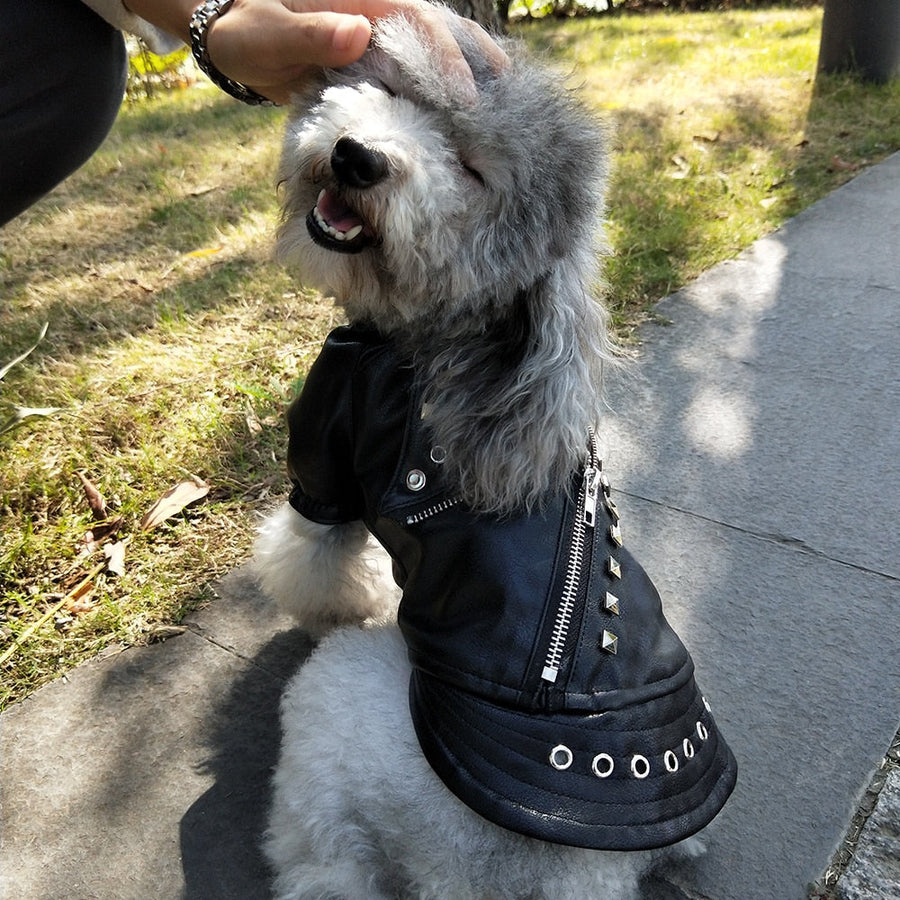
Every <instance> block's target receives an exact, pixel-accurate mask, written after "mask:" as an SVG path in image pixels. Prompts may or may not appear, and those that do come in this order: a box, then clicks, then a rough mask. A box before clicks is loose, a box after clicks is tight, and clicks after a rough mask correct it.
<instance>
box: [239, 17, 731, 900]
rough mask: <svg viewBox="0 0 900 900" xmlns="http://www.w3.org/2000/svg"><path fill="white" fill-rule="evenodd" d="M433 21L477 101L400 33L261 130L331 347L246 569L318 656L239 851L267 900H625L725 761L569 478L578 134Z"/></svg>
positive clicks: (579, 280)
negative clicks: (256, 840) (281, 123)
mask: <svg viewBox="0 0 900 900" xmlns="http://www.w3.org/2000/svg"><path fill="white" fill-rule="evenodd" d="M438 14H439V15H446V16H447V19H448V24H449V26H450V28H451V29H452V31H453V33H454V35H455V37H456V39H457V41H458V43H459V45H460V47H461V49H462V51H463V53H464V55H465V57H466V59H467V62H468V63H469V66H470V68H471V70H472V74H473V75H474V79H475V84H476V88H477V97H475V98H473V97H471V96H469V95H468V94H467V91H466V89H465V85H464V84H462V83H461V82H457V81H455V80H454V79H453V78H452V77H451V76H448V75H447V73H445V72H444V71H443V70H442V68H441V66H440V60H439V54H438V53H437V51H436V50H435V48H434V47H432V46H431V45H430V44H429V42H428V40H427V39H425V38H424V36H423V35H422V34H421V33H420V32H419V31H418V30H417V27H416V26H415V25H414V24H413V23H412V22H411V21H408V20H406V19H404V18H403V17H400V16H398V17H394V18H390V19H387V20H383V21H380V22H379V23H378V26H377V30H376V34H375V37H374V40H373V45H372V46H371V47H370V49H369V51H368V52H367V53H366V55H365V56H364V57H363V58H362V60H361V61H359V62H358V63H356V64H354V65H352V66H349V67H347V68H345V69H342V70H339V71H329V72H326V73H325V74H324V75H323V80H322V82H321V83H320V84H317V85H315V86H312V87H311V88H310V90H309V91H308V92H307V93H306V94H304V95H303V96H300V97H298V98H297V101H296V105H295V108H294V111H293V115H292V116H291V119H290V121H289V124H288V128H287V132H286V137H285V148H284V153H283V158H282V164H281V169H280V175H279V180H280V184H281V188H282V191H283V221H282V224H281V226H280V229H279V234H278V254H279V257H280V258H281V259H282V260H283V261H284V262H285V263H286V264H287V265H289V266H290V267H293V268H295V269H296V270H297V271H298V272H299V274H300V276H301V277H302V278H303V279H304V280H305V281H306V282H307V283H309V284H312V285H315V286H316V287H318V288H319V289H321V290H322V291H323V292H324V293H326V294H329V295H331V296H332V297H333V298H334V299H335V301H336V302H337V304H338V305H339V306H340V307H341V308H342V309H343V310H344V311H345V313H346V315H347V318H348V321H349V325H347V326H344V327H342V328H339V329H337V330H336V331H335V332H333V333H332V335H330V336H329V338H328V340H327V341H326V343H325V346H324V347H323V350H322V354H321V355H320V357H319V359H318V360H317V361H316V363H315V364H314V365H313V367H312V369H311V370H310V372H309V375H308V376H307V379H306V382H305V384H304V386H303V390H302V392H301V394H300V397H299V398H298V399H297V400H296V401H295V402H294V404H293V405H292V406H291V409H290V411H289V414H288V422H289V428H290V443H289V448H288V467H289V473H290V475H291V478H292V482H293V489H292V492H291V496H290V498H289V501H288V502H287V503H285V504H284V506H283V507H282V508H280V509H279V510H277V511H276V512H275V513H274V514H273V515H272V516H271V517H270V519H269V520H268V521H267V522H266V523H265V524H264V525H263V527H262V528H261V532H260V536H259V538H258V541H257V547H256V552H255V558H256V564H257V568H258V572H259V578H260V582H261V585H262V588H263V590H264V591H266V592H267V593H268V594H270V595H271V596H272V597H273V598H275V599H276V600H277V601H278V602H279V603H280V604H281V605H282V606H283V607H284V608H285V609H287V610H288V611H290V612H291V613H292V614H293V615H294V616H295V617H296V619H297V620H298V622H299V623H301V624H302V625H303V627H304V628H306V629H307V630H308V631H309V632H310V633H311V634H313V635H314V636H316V637H318V638H321V642H320V643H319V645H318V647H317V649H316V650H315V651H314V653H313V655H312V657H311V659H310V660H309V661H308V662H307V663H306V664H305V665H304V666H303V667H302V669H301V670H300V671H299V673H298V674H297V675H296V676H294V678H293V679H292V680H291V682H290V683H289V685H288V687H287V689H286V691H285V693H284V696H283V699H282V707H281V715H282V729H283V740H282V746H281V753H280V759H279V762H278V764H277V766H276V769H275V773H274V778H273V805H272V810H271V815H270V820H269V827H268V831H267V834H266V838H265V852H266V855H267V857H268V859H269V861H270V863H271V865H272V867H273V870H274V872H275V894H276V896H277V897H278V898H283V900H287V898H295V900H299V898H304V900H311V898H343V900H381V898H385V900H386V898H416V900H429V898H435V900H437V898H440V900H469V898H471V900H476V898H478V900H488V898H491V900H493V898H498V900H500V898H531V900H539V898H544V897H547V898H549V897H558V896H564V897H573V898H610V900H627V898H632V897H636V896H637V895H638V891H639V881H640V879H641V877H642V875H643V874H644V873H645V872H647V871H648V870H649V869H650V868H651V867H652V866H653V865H654V864H655V863H656V862H657V861H658V860H659V859H660V858H662V857H666V856H669V855H671V854H673V853H681V854H687V855H691V854H693V853H696V852H698V848H699V846H700V841H699V839H698V838H696V837H693V835H695V834H696V833H697V832H698V831H699V830H700V829H701V828H703V827H704V826H705V825H706V824H707V823H708V822H709V821H710V820H711V819H712V818H713V817H714V816H715V815H716V813H717V812H718V810H719V809H720V808H721V806H722V805H723V804H724V802H725V800H726V799H727V797H728V795H729V793H730V792H731V789H732V788H733V785H734V781H735V777H736V767H735V764H734V760H733V757H732V756H731V753H730V751H729V750H728V748H727V745H726V744H725V742H724V740H723V739H722V738H721V736H720V734H719V733H718V730H717V728H716V726H715V723H714V722H713V720H712V717H711V715H710V707H709V704H708V703H707V701H706V699H705V698H704V697H702V695H700V694H699V692H698V690H697V688H696V685H695V684H694V681H693V665H692V663H691V661H690V657H689V655H688V654H687V651H686V650H685V649H684V647H683V645H682V644H681V642H680V641H679V640H678V639H677V636H675V635H674V633H673V632H672V631H671V629H670V628H669V626H668V624H667V623H666V622H665V619H664V617H663V615H662V612H661V607H660V604H659V597H658V594H657V593H656V591H655V588H653V586H652V584H651V583H650V581H649V579H648V578H647V577H646V575H645V573H644V572H643V570H642V569H641V568H640V566H639V565H638V564H637V563H636V561H634V559H633V558H632V557H631V556H630V554H628V552H627V550H625V548H624V547H622V539H621V530H620V525H619V513H618V510H617V508H616V506H615V503H614V501H613V499H612V495H611V491H610V488H609V483H608V480H607V477H606V473H605V472H604V471H603V469H602V463H601V461H600V460H599V458H598V456H597V443H596V440H595V438H594V433H595V429H596V427H597V417H598V412H599V406H600V386H601V381H602V377H603V374H604V368H605V367H606V366H609V365H611V364H612V361H613V354H612V352H611V349H610V342H609V339H608V336H607V326H606V313H605V311H604V309H603V307H602V305H601V304H600V303H599V302H598V301H597V300H596V298H595V293H596V289H597V287H598V286H599V283H600V278H599V271H598V260H599V259H600V258H601V256H602V253H603V252H604V247H603V243H602V217H603V213H604V209H603V197H604V186H605V183H606V180H607V175H608V157H607V154H606V151H605V142H604V134H603V132H602V129H600V128H599V127H598V125H597V123H596V122H595V120H594V118H593V117H592V116H591V115H590V114H589V113H587V112H586V110H585V109H584V108H583V107H582V105H581V104H580V103H579V102H578V101H577V100H576V98H575V96H574V94H573V93H572V92H571V91H570V90H568V89H567V88H566V87H565V86H564V85H562V84H561V82H560V79H559V76H558V75H556V74H555V73H553V72H551V71H550V70H548V69H545V68H544V67H542V66H539V65H537V64H536V63H535V62H534V60H533V59H531V58H530V57H528V56H527V55H525V54H523V53H522V52H521V51H519V50H518V48H517V47H516V46H515V45H514V44H513V43H510V42H506V41H504V42H503V43H502V44H501V43H499V42H495V41H494V40H492V39H489V38H488V37H487V35H486V34H485V33H483V32H480V30H478V29H476V28H475V27H473V26H472V24H471V23H468V22H466V21H465V20H461V19H458V18H456V17H455V16H453V15H452V14H451V13H450V12H447V11H440V12H439V13H438ZM385 548H386V549H387V551H388V552H387V553H385ZM398 586H399V587H398ZM401 588H402V590H401ZM398 620H399V625H398ZM673 848H675V849H673Z"/></svg>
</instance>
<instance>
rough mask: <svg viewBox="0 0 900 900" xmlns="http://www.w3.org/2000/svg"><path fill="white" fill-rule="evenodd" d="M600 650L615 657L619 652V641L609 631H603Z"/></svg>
mask: <svg viewBox="0 0 900 900" xmlns="http://www.w3.org/2000/svg"><path fill="white" fill-rule="evenodd" d="M600 649H601V650H603V651H604V652H606V653H611V654H612V655H613V656H615V655H616V653H618V650H619V639H618V638H617V637H616V636H615V635H614V634H613V633H612V632H611V631H604V632H603V634H602V635H601V636H600Z"/></svg>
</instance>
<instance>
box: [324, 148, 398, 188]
mask: <svg viewBox="0 0 900 900" xmlns="http://www.w3.org/2000/svg"><path fill="white" fill-rule="evenodd" d="M331 168H332V170H333V172H334V174H335V175H336V176H337V178H338V180H339V181H342V182H343V183H344V184H346V185H349V186H350V187H355V188H368V187H372V185H373V184H378V182H379V181H382V180H383V179H385V178H387V174H388V161H387V157H386V156H385V155H384V154H383V153H379V152H378V151H377V150H372V149H371V148H370V147H366V146H365V145H364V144H360V143H359V141H355V140H353V138H349V137H342V138H341V139H340V140H339V141H338V142H337V143H336V144H335V145H334V149H333V150H332V151H331Z"/></svg>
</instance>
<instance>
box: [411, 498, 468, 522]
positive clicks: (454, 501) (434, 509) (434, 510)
mask: <svg viewBox="0 0 900 900" xmlns="http://www.w3.org/2000/svg"><path fill="white" fill-rule="evenodd" d="M459 503H462V497H447V498H446V499H444V500H440V501H438V502H437V503H434V504H432V505H431V506H428V507H426V508H425V509H423V510H421V511H420V512H417V513H411V514H410V515H408V516H407V517H406V524H407V525H418V524H419V523H420V522H424V521H425V520H426V519H430V518H431V517H432V516H436V515H438V514H439V513H442V512H446V511H447V510H448V509H452V508H453V507H454V506H456V505H458V504H459Z"/></svg>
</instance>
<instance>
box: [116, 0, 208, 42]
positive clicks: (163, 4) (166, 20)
mask: <svg viewBox="0 0 900 900" xmlns="http://www.w3.org/2000/svg"><path fill="white" fill-rule="evenodd" d="M123 5H124V6H125V7H126V9H128V10H129V11H130V12H132V13H134V14H135V15H136V16H140V17H141V18H142V19H145V20H146V21H147V22H150V23H151V24H152V25H155V26H156V27H157V28H161V29H162V30H163V31H166V32H168V33H169V34H171V35H174V36H175V37H177V38H179V39H181V40H182V41H184V42H185V43H186V44H187V43H190V40H191V35H190V31H189V30H188V23H189V22H190V19H191V14H192V13H193V12H194V10H195V9H196V8H197V7H198V6H199V5H200V0H125V2H124V4H123Z"/></svg>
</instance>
